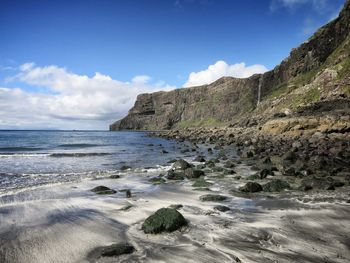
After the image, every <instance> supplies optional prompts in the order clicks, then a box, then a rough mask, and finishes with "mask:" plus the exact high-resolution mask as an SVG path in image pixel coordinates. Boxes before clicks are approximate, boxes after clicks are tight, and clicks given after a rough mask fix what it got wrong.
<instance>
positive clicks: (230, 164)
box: [224, 161, 236, 168]
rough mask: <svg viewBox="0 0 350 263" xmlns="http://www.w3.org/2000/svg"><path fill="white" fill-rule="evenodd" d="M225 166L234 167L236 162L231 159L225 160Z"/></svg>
mask: <svg viewBox="0 0 350 263" xmlns="http://www.w3.org/2000/svg"><path fill="white" fill-rule="evenodd" d="M224 167H225V168H235V167H236V164H235V163H234V162H232V161H227V162H226V163H225V165H224Z"/></svg>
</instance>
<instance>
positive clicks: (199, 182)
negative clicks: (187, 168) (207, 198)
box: [192, 178, 213, 187]
mask: <svg viewBox="0 0 350 263" xmlns="http://www.w3.org/2000/svg"><path fill="white" fill-rule="evenodd" d="M212 185H213V184H212V183H210V182H208V181H206V180H204V179H203V178H199V179H197V180H196V181H195V182H194V184H192V186H193V187H208V186H212Z"/></svg>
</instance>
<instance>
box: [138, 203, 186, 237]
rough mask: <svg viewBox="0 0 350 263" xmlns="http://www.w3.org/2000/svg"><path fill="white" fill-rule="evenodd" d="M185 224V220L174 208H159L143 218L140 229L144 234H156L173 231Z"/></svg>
mask: <svg viewBox="0 0 350 263" xmlns="http://www.w3.org/2000/svg"><path fill="white" fill-rule="evenodd" d="M185 225H187V221H186V220H185V218H184V217H183V216H182V215H181V214H180V213H179V212H178V211H177V210H176V209H173V208H161V209H159V210H158V211H156V212H155V213H154V214H153V215H151V216H149V217H148V218H147V219H146V220H145V222H144V223H143V224H142V230H143V231H144V232H145V233H146V234H158V233H161V232H173V231H175V230H177V229H179V228H180V227H182V226H185Z"/></svg>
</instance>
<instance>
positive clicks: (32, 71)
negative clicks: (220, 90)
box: [0, 63, 175, 129]
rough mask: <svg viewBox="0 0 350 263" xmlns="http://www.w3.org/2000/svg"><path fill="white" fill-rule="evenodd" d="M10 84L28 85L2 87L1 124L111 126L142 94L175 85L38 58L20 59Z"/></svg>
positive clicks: (0, 92)
mask: <svg viewBox="0 0 350 263" xmlns="http://www.w3.org/2000/svg"><path fill="white" fill-rule="evenodd" d="M10 84H12V85H16V86H18V85H19V86H21V85H24V86H26V87H27V88H18V87H17V88H16V87H13V88H8V87H0V127H1V128H2V129H4V128H11V129H13V128H21V129H24V128H34V129H35V128H43V127H46V128H52V129H107V128H108V127H107V126H108V124H109V123H111V122H112V121H115V120H117V119H118V118H121V117H123V116H124V115H125V114H126V112H127V111H128V110H129V109H130V108H131V107H132V105H133V104H134V102H135V99H136V96H137V95H138V94H140V93H145V92H155V91H158V90H171V89H174V88H175V87H174V86H169V85H167V84H165V83H164V82H159V81H158V82H156V83H154V84H152V83H151V78H150V77H149V76H146V75H142V76H135V77H134V78H133V79H132V80H131V81H130V82H123V81H118V80H114V79H112V78H111V77H110V76H107V75H104V74H101V73H98V72H97V73H95V75H94V76H92V77H89V76H86V75H78V74H74V73H72V72H69V71H67V70H66V69H65V68H62V67H58V66H55V65H51V66H45V67H39V66H36V65H35V64H34V63H25V64H23V65H21V66H20V67H19V69H18V73H17V74H16V75H15V76H12V77H10V78H8V79H7V85H10ZM160 84H161V85H160ZM28 87H29V88H28Z"/></svg>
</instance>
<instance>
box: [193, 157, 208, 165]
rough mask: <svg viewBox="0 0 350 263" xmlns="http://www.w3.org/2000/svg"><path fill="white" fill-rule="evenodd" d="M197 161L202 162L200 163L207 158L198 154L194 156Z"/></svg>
mask: <svg viewBox="0 0 350 263" xmlns="http://www.w3.org/2000/svg"><path fill="white" fill-rule="evenodd" d="M193 161H195V162H200V163H204V162H205V159H204V157H203V156H197V157H196V158H194V160H193Z"/></svg>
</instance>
